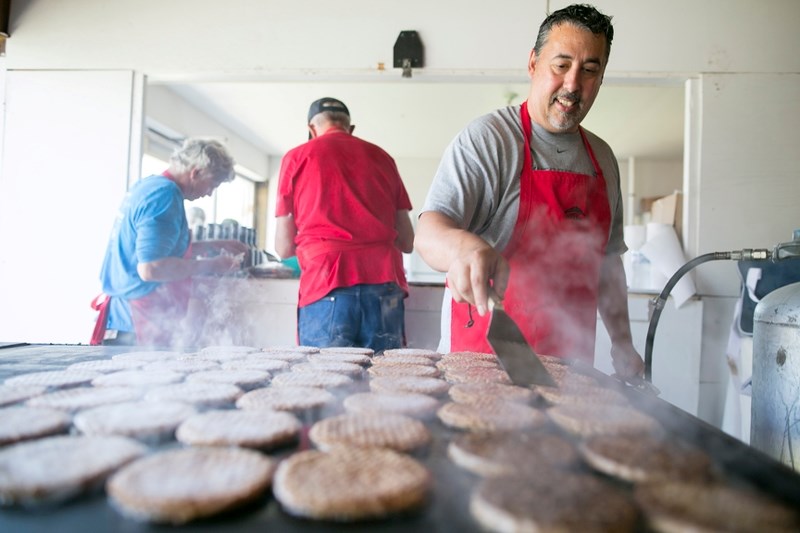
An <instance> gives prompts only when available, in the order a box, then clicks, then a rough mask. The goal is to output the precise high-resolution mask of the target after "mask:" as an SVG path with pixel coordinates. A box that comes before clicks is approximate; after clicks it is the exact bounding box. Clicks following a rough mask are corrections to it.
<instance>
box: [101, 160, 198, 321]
mask: <svg viewBox="0 0 800 533" xmlns="http://www.w3.org/2000/svg"><path fill="white" fill-rule="evenodd" d="M183 200H184V198H183V193H182V192H181V190H180V188H178V186H177V185H176V184H175V182H173V181H172V180H170V179H168V178H166V177H164V176H160V175H157V176H150V177H147V178H144V179H142V180H139V181H138V182H137V183H136V184H135V185H134V186H133V187H131V190H130V191H128V193H127V194H126V195H125V198H124V199H123V201H122V205H121V206H120V208H119V211H117V216H116V218H115V220H114V227H113V228H112V230H111V237H110V238H109V240H108V247H107V248H106V255H105V259H104V260H103V268H102V270H101V271H100V281H101V282H102V284H103V292H104V293H106V294H107V295H109V296H111V303H110V307H109V313H108V324H107V327H108V329H116V330H119V331H133V322H132V320H131V311H130V307H129V306H128V300H135V299H137V298H141V297H143V296H146V295H147V294H149V293H150V292H152V291H153V290H155V288H156V287H158V285H159V283H158V282H153V281H143V280H142V278H140V277H139V273H138V272H137V271H136V267H137V265H138V264H139V263H148V262H150V261H155V260H157V259H163V258H165V257H183V256H184V254H185V253H186V250H187V249H188V247H189V241H190V233H189V226H188V224H187V222H186V212H185V210H184V207H183Z"/></svg>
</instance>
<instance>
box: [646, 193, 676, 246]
mask: <svg viewBox="0 0 800 533" xmlns="http://www.w3.org/2000/svg"><path fill="white" fill-rule="evenodd" d="M650 221H651V222H660V223H662V224H672V225H673V226H674V227H675V233H677V234H678V240H679V241H681V244H682V243H683V193H680V192H674V193H672V194H670V195H668V196H664V197H662V198H659V199H658V200H656V201H655V202H653V204H652V206H651V208H650Z"/></svg>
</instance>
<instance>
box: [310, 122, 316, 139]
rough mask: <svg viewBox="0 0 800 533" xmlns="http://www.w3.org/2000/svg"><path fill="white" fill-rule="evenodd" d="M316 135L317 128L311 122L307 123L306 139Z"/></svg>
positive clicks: (313, 137)
mask: <svg viewBox="0 0 800 533" xmlns="http://www.w3.org/2000/svg"><path fill="white" fill-rule="evenodd" d="M316 137H317V129H316V128H315V127H314V125H313V124H309V125H308V140H309V141H310V140H311V139H316Z"/></svg>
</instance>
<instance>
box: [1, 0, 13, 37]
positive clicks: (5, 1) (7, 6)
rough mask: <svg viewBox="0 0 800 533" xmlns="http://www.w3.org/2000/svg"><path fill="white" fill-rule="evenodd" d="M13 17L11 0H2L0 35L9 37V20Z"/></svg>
mask: <svg viewBox="0 0 800 533" xmlns="http://www.w3.org/2000/svg"><path fill="white" fill-rule="evenodd" d="M10 18H11V0H0V35H3V36H5V37H8V26H9V24H8V20H9V19H10Z"/></svg>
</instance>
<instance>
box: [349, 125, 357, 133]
mask: <svg viewBox="0 0 800 533" xmlns="http://www.w3.org/2000/svg"><path fill="white" fill-rule="evenodd" d="M355 129H356V126H355V124H354V125H352V126H350V134H351V135H352V134H353V130H355Z"/></svg>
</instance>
